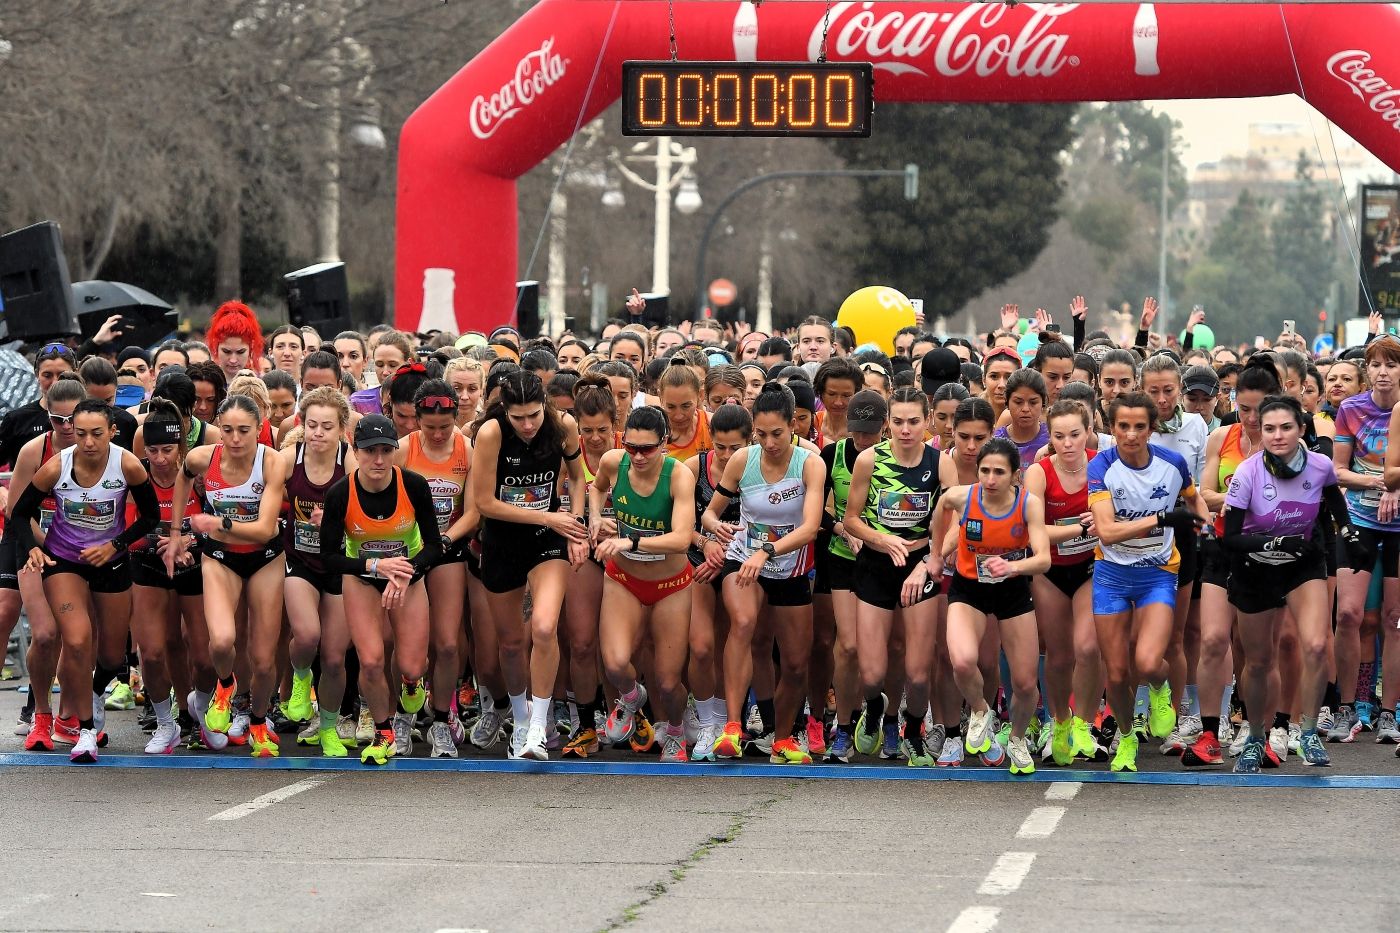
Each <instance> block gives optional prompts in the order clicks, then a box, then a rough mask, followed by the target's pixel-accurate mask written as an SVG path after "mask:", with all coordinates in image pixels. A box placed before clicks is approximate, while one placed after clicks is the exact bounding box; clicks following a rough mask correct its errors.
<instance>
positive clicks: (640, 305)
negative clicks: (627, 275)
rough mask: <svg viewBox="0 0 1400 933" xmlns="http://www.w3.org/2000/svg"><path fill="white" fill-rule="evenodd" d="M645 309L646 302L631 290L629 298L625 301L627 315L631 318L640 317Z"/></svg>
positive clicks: (635, 291) (634, 290)
mask: <svg viewBox="0 0 1400 933" xmlns="http://www.w3.org/2000/svg"><path fill="white" fill-rule="evenodd" d="M646 309H647V300H646V299H645V298H643V297H642V296H641V295H640V294H638V293H637V290H636V289H635V288H634V289H632V294H631V296H630V297H629V298H628V299H627V313H628V314H630V315H632V316H633V317H641V316H642V312H643V311H645V310H646Z"/></svg>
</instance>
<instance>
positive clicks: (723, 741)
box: [715, 722, 744, 758]
mask: <svg viewBox="0 0 1400 933" xmlns="http://www.w3.org/2000/svg"><path fill="white" fill-rule="evenodd" d="M715 757H716V758H743V757H744V732H743V729H741V728H740V726H739V724H738V723H737V722H727V723H725V724H724V731H723V732H721V733H720V734H719V738H718V739H716V740H715Z"/></svg>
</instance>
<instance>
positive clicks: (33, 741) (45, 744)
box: [24, 713, 54, 752]
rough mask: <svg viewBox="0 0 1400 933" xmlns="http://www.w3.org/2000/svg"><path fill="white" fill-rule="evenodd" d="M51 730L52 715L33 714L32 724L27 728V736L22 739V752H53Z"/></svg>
mask: <svg viewBox="0 0 1400 933" xmlns="http://www.w3.org/2000/svg"><path fill="white" fill-rule="evenodd" d="M53 728H54V726H53V714H52V713H35V714H34V723H33V725H31V726H30V727H29V734H28V735H26V736H25V737H24V750H25V751H26V752H51V751H53Z"/></svg>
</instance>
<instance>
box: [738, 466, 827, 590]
mask: <svg viewBox="0 0 1400 933" xmlns="http://www.w3.org/2000/svg"><path fill="white" fill-rule="evenodd" d="M810 454H811V451H809V450H807V448H805V447H797V446H794V447H793V448H792V459H790V460H789V461H788V468H787V472H786V473H784V474H783V476H782V478H781V479H779V480H778V481H777V482H776V483H769V482H768V481H767V480H765V479H764V478H763V470H762V467H761V466H760V463H761V461H762V458H763V448H762V447H760V446H758V445H757V444H754V445H753V446H751V447H749V448H747V455H748V460H747V461H746V462H745V464H744V475H743V477H741V478H740V480H739V530H738V531H737V532H735V534H734V539H733V540H732V541H730V542H729V550H728V551H727V552H725V555H724V556H725V558H726V559H728V560H736V561H739V562H740V563H743V562H744V561H746V560H748V559H749V557H751V556H752V555H753V552H754V551H757V550H759V549H760V548H761V547H762V546H763V545H764V544H765V543H770V544H777V543H778V541H780V540H781V539H782V538H784V537H786V536H787V535H790V534H792V532H793V530H794V529H796V528H797V526H798V525H801V524H802V503H803V501H804V500H805V497H806V493H807V487H806V486H805V485H804V484H803V482H802V467H803V465H804V464H805V463H806V462H807V457H808V456H810ZM810 555H811V545H810V544H809V545H806V546H805V547H802V548H799V549H798V550H796V551H793V552H791V553H789V554H780V555H779V556H777V557H770V558H769V559H768V563H766V564H764V565H763V570H762V571H761V572H760V573H759V576H761V577H766V578H768V579H770V580H784V579H788V578H790V577H800V576H804V575H805V574H806V573H807V571H808V570H809V569H811V559H810Z"/></svg>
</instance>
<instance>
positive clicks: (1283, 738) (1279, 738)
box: [1269, 726, 1288, 761]
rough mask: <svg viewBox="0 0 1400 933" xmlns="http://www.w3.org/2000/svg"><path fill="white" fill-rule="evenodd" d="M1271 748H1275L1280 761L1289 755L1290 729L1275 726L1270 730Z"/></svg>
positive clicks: (1274, 750)
mask: <svg viewBox="0 0 1400 933" xmlns="http://www.w3.org/2000/svg"><path fill="white" fill-rule="evenodd" d="M1269 748H1271V749H1273V752H1274V754H1275V755H1277V756H1278V760H1279V761H1283V760H1284V759H1285V758H1287V757H1288V730H1287V729H1283V728H1280V727H1279V726H1274V727H1273V728H1271V729H1270V730H1269Z"/></svg>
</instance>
